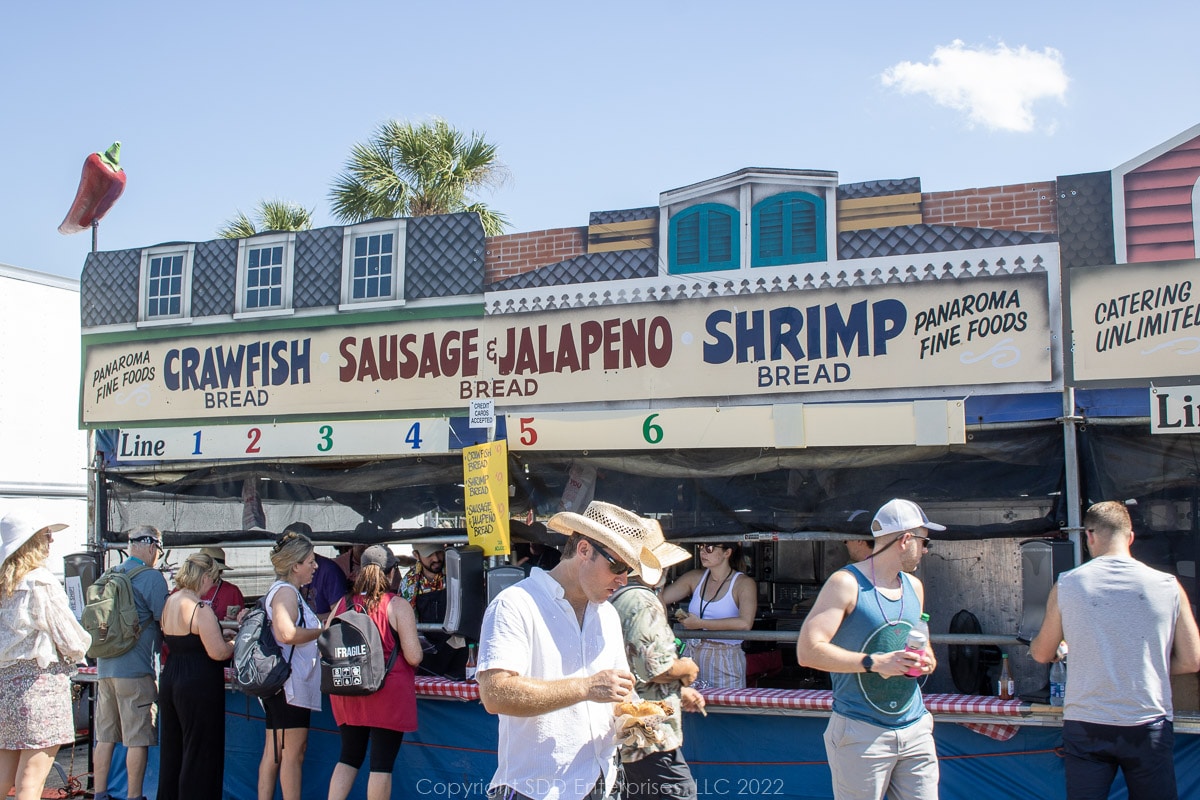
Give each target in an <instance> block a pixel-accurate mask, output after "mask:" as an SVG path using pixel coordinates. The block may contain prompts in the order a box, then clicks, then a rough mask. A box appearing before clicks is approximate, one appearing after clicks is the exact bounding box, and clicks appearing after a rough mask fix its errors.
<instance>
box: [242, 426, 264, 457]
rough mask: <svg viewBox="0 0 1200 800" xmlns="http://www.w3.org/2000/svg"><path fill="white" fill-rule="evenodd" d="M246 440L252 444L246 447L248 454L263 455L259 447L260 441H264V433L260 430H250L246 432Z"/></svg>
mask: <svg viewBox="0 0 1200 800" xmlns="http://www.w3.org/2000/svg"><path fill="white" fill-rule="evenodd" d="M246 438H247V439H249V440H250V444H248V445H246V452H247V453H261V452H262V448H261V447H259V446H258V443H259V441H261V440H262V431H261V430H259V429H258V428H251V429H250V430H248V431H246Z"/></svg>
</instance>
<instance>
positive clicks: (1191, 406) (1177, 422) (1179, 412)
mask: <svg viewBox="0 0 1200 800" xmlns="http://www.w3.org/2000/svg"><path fill="white" fill-rule="evenodd" d="M1150 432H1151V433H1197V432H1200V386H1152V387H1150Z"/></svg>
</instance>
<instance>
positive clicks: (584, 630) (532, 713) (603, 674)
mask: <svg viewBox="0 0 1200 800" xmlns="http://www.w3.org/2000/svg"><path fill="white" fill-rule="evenodd" d="M547 525H548V526H549V527H550V528H552V529H553V530H556V531H559V532H560V533H564V534H566V535H567V542H566V545H565V546H564V547H563V554H562V560H561V561H560V562H559V563H558V565H557V566H556V567H554V569H552V570H550V571H549V572H546V571H543V570H540V569H536V568H535V569H534V570H533V571H532V572H531V573H530V576H529V577H528V578H526V579H525V580H523V581H521V582H520V583H518V584H516V585H514V586H510V587H509V588H508V589H505V590H504V591H502V592H501V593H500V594H498V595H497V596H496V598H495V599H494V600H493V601H492V602H491V604H490V605H489V606H488V609H487V613H486V614H485V615H484V618H483V629H482V632H481V634H480V646H479V673H478V680H479V696H480V699H481V700H482V701H483V706H484V708H486V709H487V710H488V711H489V712H490V713H492V714H498V715H499V716H500V746H499V752H498V754H497V755H498V762H499V763H498V765H497V769H496V774H495V775H494V776H493V778H492V781H491V786H490V788H489V797H491V798H493V799H494V800H521V798H538V800H583V799H584V798H588V800H601V798H607V797H613V796H616V793H617V791H618V787H617V765H616V762H615V756H616V740H615V720H616V718H615V716H614V715H613V707H612V705H611V704H612V703H617V702H620V701H623V700H625V699H627V698H628V697H630V695H631V694H632V692H633V684H634V677H633V675H632V674H631V673H630V672H629V665H628V663H627V662H626V660H625V647H624V637H623V635H622V633H621V620H620V618H619V617H618V616H617V612H616V609H614V608H613V607H612V605H611V604H610V603H607V602H605V601H607V600H608V599H609V598H610V597H612V595H613V593H614V592H616V591H617V590H618V589H620V588H621V587H622V586H624V585H625V582H626V580H627V578H628V576H629V575H630V574H632V575H636V576H638V577H640V578H641V579H642V580H643V581H645V582H646V583H649V584H651V585H653V584H655V583H658V580H659V577H660V576H661V574H662V570H661V566H660V562H659V560H658V558H657V556H655V555H654V553H653V552H652V551H651V550H650V548H649V547H647V540H648V538H649V537H650V536H651V533H650V529H649V528H648V527H647V526H646V524H645V521H644V520H643V519H642V518H641V517H639V516H637V515H636V514H634V513H632V512H630V511H626V510H625V509H623V508H618V507H617V506H614V505H611V504H609V503H601V502H592V503H591V504H590V505H588V507H587V509H586V510H585V511H584V513H583V514H576V513H574V512H569V511H564V512H561V513H559V514H555V515H554V516H553V517H551V518H550V520H549V522H548V523H547Z"/></svg>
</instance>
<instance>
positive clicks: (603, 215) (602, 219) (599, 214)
mask: <svg viewBox="0 0 1200 800" xmlns="http://www.w3.org/2000/svg"><path fill="white" fill-rule="evenodd" d="M638 219H658V206H647V207H646V208H626V209H622V210H620V211H593V212H592V213H591V214H590V215H589V216H588V225H611V224H612V223H614V222H633V221H634V220H638Z"/></svg>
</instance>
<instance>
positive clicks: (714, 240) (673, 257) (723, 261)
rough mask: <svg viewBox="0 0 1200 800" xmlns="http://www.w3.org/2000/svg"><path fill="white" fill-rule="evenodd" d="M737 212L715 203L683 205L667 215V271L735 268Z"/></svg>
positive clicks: (676, 272)
mask: <svg viewBox="0 0 1200 800" xmlns="http://www.w3.org/2000/svg"><path fill="white" fill-rule="evenodd" d="M738 217H739V215H738V212H737V209H735V208H730V207H729V206H724V205H719V204H716V203H703V204H701V205H696V206H692V207H691V208H688V209H685V210H683V211H681V212H679V213H678V214H676V215H675V216H674V217H672V218H671V239H670V241H671V254H670V272H671V274H681V273H690V272H711V271H713V270H719V269H737V268H738V260H739V259H738V256H739V250H740V248H739V244H738V239H739V237H738Z"/></svg>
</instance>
